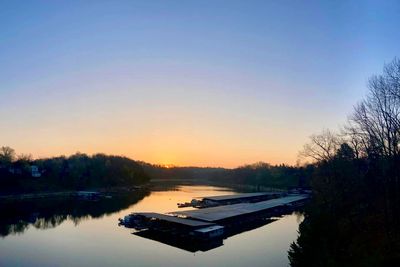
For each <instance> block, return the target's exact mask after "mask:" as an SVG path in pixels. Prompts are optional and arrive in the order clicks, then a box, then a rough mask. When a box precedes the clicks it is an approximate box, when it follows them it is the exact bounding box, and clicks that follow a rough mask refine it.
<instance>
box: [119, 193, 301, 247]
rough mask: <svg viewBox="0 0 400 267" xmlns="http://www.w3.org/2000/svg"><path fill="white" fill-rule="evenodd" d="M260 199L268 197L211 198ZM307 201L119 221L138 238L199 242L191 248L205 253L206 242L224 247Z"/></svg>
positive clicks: (136, 216) (298, 197)
mask: <svg viewBox="0 0 400 267" xmlns="http://www.w3.org/2000/svg"><path fill="white" fill-rule="evenodd" d="M257 197H265V194H249V195H245V194H238V195H237V197H236V198H233V197H232V196H221V197H210V198H211V199H217V200H218V199H221V200H225V199H229V200H232V199H241V201H247V200H248V199H249V198H250V199H253V200H254V199H255V198H257ZM308 198H309V195H306V194H296V195H286V196H284V197H280V198H274V199H269V200H265V201H259V202H244V203H238V204H231V205H222V206H216V207H210V208H202V209H197V210H188V211H175V212H170V213H167V214H160V213H154V212H138V213H132V214H130V215H127V216H125V217H124V219H120V223H121V224H122V225H125V226H126V227H129V228H134V229H135V230H136V232H135V233H134V234H135V235H138V236H143V237H147V238H150V239H159V240H160V242H163V243H168V244H170V245H172V243H174V244H176V245H177V246H183V244H194V243H196V246H194V247H193V246H190V248H191V249H195V247H196V249H197V247H198V246H197V245H198V244H197V243H198V242H199V243H200V245H199V247H201V249H200V250H204V249H206V248H208V245H205V244H203V243H204V242H206V243H207V242H208V243H209V242H211V243H212V244H214V245H213V246H211V247H214V246H215V244H222V243H221V242H219V241H218V240H220V241H221V240H223V239H224V238H227V237H229V236H232V235H234V234H237V233H240V232H242V231H243V229H248V227H249V226H252V227H253V226H254V227H255V228H257V227H260V226H262V225H265V224H267V223H269V222H271V221H273V217H274V216H280V215H283V214H288V213H289V212H291V211H292V210H293V208H294V207H297V206H299V205H302V204H303V203H304V202H305V201H306V200H307V199H308ZM235 201H236V200H235ZM161 240H162V241H161ZM211 243H210V244H211ZM178 244H179V245H178Z"/></svg>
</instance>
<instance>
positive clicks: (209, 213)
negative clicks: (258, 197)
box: [170, 195, 308, 222]
mask: <svg viewBox="0 0 400 267" xmlns="http://www.w3.org/2000/svg"><path fill="white" fill-rule="evenodd" d="M306 198H308V195H295V196H287V197H282V198H277V199H271V200H267V201H261V202H256V203H240V204H233V205H227V206H218V207H212V208H204V209H199V210H189V211H177V212H172V213H170V214H173V215H176V216H185V217H187V218H191V219H197V220H202V221H207V222H216V221H219V220H224V219H228V218H232V217H235V216H240V215H245V214H250V213H256V212H260V211H264V210H268V209H272V208H276V207H279V206H283V205H286V204H290V203H292V202H296V201H300V200H304V199H306Z"/></svg>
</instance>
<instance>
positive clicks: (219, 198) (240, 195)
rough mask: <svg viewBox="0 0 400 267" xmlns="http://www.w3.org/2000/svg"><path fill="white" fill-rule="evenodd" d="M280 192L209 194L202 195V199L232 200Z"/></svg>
mask: <svg viewBox="0 0 400 267" xmlns="http://www.w3.org/2000/svg"><path fill="white" fill-rule="evenodd" d="M275 194H281V193H280V192H259V193H244V194H235V195H225V196H211V197H204V198H203V199H208V200H213V201H221V200H231V199H232V200H234V199H240V198H253V197H260V196H268V195H275Z"/></svg>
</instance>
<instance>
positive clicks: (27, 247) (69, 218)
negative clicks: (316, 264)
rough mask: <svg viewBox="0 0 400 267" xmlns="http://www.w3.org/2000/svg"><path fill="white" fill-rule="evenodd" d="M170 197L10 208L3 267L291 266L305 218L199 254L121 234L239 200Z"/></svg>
mask: <svg viewBox="0 0 400 267" xmlns="http://www.w3.org/2000/svg"><path fill="white" fill-rule="evenodd" d="M160 189H161V188H160ZM169 189H171V187H168V189H165V190H164V189H162V190H161V191H153V190H152V192H151V193H150V194H149V193H145V194H143V195H141V196H139V195H136V196H127V198H122V199H117V198H115V197H113V198H112V199H104V201H108V202H103V200H101V201H98V202H82V201H76V200H75V201H73V200H68V201H65V200H63V201H62V200H56V199H52V200H51V201H48V200H47V201H35V202H31V201H30V202H25V203H24V204H23V205H17V206H15V205H13V206H12V207H11V206H9V205H10V204H8V205H3V206H1V207H0V208H1V211H2V212H1V214H0V228H1V230H0V231H1V235H2V236H3V238H0V266H2V267H3V266H6V267H7V266H40V267H53V266H88V267H103V266H104V267H106V266H116V267H117V266H121V267H125V266H132V265H134V266H143V267H154V266H162V267H186V266H192V267H206V266H230V267H242V266H252V267H284V266H288V264H289V260H288V257H287V251H288V249H289V247H290V244H291V243H292V242H293V241H294V240H295V239H296V237H297V235H298V234H297V230H298V224H299V222H300V221H301V220H302V216H301V215H288V216H283V217H282V218H279V219H278V220H276V221H274V222H272V223H266V224H264V225H263V226H261V227H258V228H252V229H251V228H249V230H248V231H246V230H245V229H243V231H244V232H242V233H240V234H234V235H230V236H229V237H228V238H226V239H223V240H222V242H223V245H222V246H221V243H215V244H208V247H202V248H195V249H194V250H193V249H192V250H187V249H186V250H185V249H181V248H179V246H177V245H176V244H173V245H172V246H171V245H166V243H162V242H159V241H155V240H154V239H150V238H143V237H140V236H138V235H132V234H131V230H130V229H127V228H125V227H118V218H121V217H123V216H125V215H126V214H130V213H132V212H146V211H154V212H158V213H166V212H170V211H176V210H178V208H177V205H176V204H177V203H178V202H186V201H190V200H191V199H192V198H194V197H204V196H212V195H223V194H232V193H234V192H233V191H232V190H229V189H226V188H221V187H210V186H198V185H196V186H179V187H174V190H173V191H169ZM114 202H115V203H114ZM179 210H185V209H179ZM5 214H7V216H4V215H5ZM24 225H25V226H26V225H27V227H25V228H24ZM35 225H36V226H35ZM41 229H47V230H41ZM15 233H18V234H15ZM184 247H185V248H186V247H187V246H186V245H184ZM212 247H215V248H213V249H210V248H212ZM193 251H197V252H193Z"/></svg>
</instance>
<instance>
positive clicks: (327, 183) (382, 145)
mask: <svg viewBox="0 0 400 267" xmlns="http://www.w3.org/2000/svg"><path fill="white" fill-rule="evenodd" d="M368 86H369V91H368V94H367V96H366V97H365V99H364V100H362V101H361V102H360V103H359V104H357V105H356V106H355V108H354V112H353V113H352V114H351V115H350V116H349V120H348V123H347V124H346V125H345V126H344V127H343V129H342V130H341V131H340V133H334V132H332V131H329V130H324V131H323V132H322V133H321V134H317V135H313V136H311V140H310V143H308V144H306V145H305V147H304V150H303V151H302V155H303V156H306V157H309V158H313V159H314V162H315V163H314V165H315V169H314V171H313V173H312V178H311V186H312V189H313V199H312V201H311V203H310V205H309V207H308V208H307V209H306V212H305V219H304V221H303V222H302V223H301V225H300V231H299V232H300V235H299V237H298V239H297V242H295V243H293V244H292V246H291V249H290V251H289V259H290V262H291V265H292V266H327V267H329V266H398V265H399V261H400V227H399V225H400V61H399V60H398V59H395V60H394V61H393V62H391V63H390V64H387V65H385V67H384V72H383V74H381V75H377V76H373V77H372V78H371V79H370V80H369V84H368Z"/></svg>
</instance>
